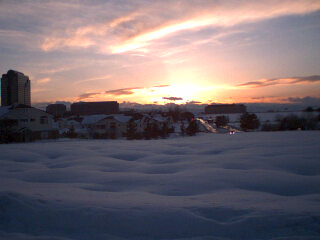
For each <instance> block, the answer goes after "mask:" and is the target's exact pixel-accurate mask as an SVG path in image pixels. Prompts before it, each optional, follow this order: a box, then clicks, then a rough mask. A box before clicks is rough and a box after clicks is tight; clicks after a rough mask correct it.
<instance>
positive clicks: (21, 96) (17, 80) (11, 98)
mask: <svg viewBox="0 0 320 240" xmlns="http://www.w3.org/2000/svg"><path fill="white" fill-rule="evenodd" d="M30 91H31V90H30V80H29V77H28V76H25V75H24V74H23V73H21V72H17V71H14V70H9V71H8V72H7V74H3V75H2V78H1V105H2V106H9V105H13V104H24V105H27V106H31V93H30Z"/></svg>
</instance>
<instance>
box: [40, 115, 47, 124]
mask: <svg viewBox="0 0 320 240" xmlns="http://www.w3.org/2000/svg"><path fill="white" fill-rule="evenodd" d="M40 124H48V117H47V116H41V117H40Z"/></svg>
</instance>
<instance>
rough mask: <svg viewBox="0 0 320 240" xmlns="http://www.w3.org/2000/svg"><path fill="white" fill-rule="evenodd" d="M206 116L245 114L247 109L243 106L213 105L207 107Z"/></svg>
mask: <svg viewBox="0 0 320 240" xmlns="http://www.w3.org/2000/svg"><path fill="white" fill-rule="evenodd" d="M204 110H205V113H206V114H230V113H245V112H246V111H247V108H246V106H245V105H243V104H213V105H209V106H206V107H205V109H204Z"/></svg>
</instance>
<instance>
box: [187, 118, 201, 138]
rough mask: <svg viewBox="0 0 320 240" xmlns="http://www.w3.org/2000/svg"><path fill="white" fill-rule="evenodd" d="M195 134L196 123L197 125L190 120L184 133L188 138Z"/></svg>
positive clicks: (194, 121) (197, 130)
mask: <svg viewBox="0 0 320 240" xmlns="http://www.w3.org/2000/svg"><path fill="white" fill-rule="evenodd" d="M197 132H199V126H198V123H197V121H196V120H192V121H191V122H190V123H189V126H188V127H187V129H186V133H187V134H188V135H189V136H194V135H196V133H197Z"/></svg>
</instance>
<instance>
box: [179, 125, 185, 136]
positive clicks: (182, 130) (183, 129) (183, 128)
mask: <svg viewBox="0 0 320 240" xmlns="http://www.w3.org/2000/svg"><path fill="white" fill-rule="evenodd" d="M185 133H186V129H185V127H184V123H183V121H181V124H180V135H181V136H184V134H185Z"/></svg>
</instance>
